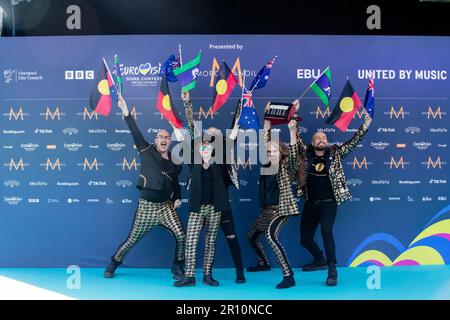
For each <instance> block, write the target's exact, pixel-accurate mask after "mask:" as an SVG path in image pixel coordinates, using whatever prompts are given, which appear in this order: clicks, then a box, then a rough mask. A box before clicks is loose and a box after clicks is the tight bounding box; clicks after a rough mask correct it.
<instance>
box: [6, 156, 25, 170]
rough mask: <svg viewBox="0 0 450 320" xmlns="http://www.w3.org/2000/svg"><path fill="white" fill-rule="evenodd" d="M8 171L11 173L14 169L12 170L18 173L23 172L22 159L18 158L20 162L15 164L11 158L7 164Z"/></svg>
mask: <svg viewBox="0 0 450 320" xmlns="http://www.w3.org/2000/svg"><path fill="white" fill-rule="evenodd" d="M8 166H9V171H12V169H13V168H14V170H16V171H18V170H19V169H20V170H21V171H24V170H25V168H24V166H25V164H24V163H23V160H22V158H20V160H19V161H18V162H17V163H16V162H15V161H14V159H13V158H11V161H10V162H9V165H8Z"/></svg>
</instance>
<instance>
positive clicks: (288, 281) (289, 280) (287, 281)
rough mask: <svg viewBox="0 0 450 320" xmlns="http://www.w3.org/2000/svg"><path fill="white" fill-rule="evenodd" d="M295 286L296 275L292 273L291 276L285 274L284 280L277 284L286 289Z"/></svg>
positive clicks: (278, 287)
mask: <svg viewBox="0 0 450 320" xmlns="http://www.w3.org/2000/svg"><path fill="white" fill-rule="evenodd" d="M293 286H295V279H294V275H293V274H291V275H290V276H284V277H283V281H281V282H280V283H279V284H277V287H276V288H277V289H286V288H290V287H293Z"/></svg>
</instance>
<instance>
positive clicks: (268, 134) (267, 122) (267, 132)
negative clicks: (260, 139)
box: [263, 101, 272, 143]
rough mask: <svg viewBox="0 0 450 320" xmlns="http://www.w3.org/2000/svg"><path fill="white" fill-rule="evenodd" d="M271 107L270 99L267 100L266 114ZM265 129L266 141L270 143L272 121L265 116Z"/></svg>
mask: <svg viewBox="0 0 450 320" xmlns="http://www.w3.org/2000/svg"><path fill="white" fill-rule="evenodd" d="M269 108H270V101H269V102H267V104H266V107H265V108H264V114H266V113H267V111H268V110H269ZM263 130H264V142H265V143H268V142H269V141H271V140H272V132H271V130H272V123H271V122H270V120H267V119H265V118H264V127H263Z"/></svg>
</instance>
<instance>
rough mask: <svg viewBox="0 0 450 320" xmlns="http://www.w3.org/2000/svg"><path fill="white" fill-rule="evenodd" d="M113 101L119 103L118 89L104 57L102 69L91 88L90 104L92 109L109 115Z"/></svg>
mask: <svg viewBox="0 0 450 320" xmlns="http://www.w3.org/2000/svg"><path fill="white" fill-rule="evenodd" d="M113 103H114V104H115V103H117V89H116V85H115V83H114V80H113V77H112V75H111V72H109V68H108V65H107V64H106V61H105V59H103V61H102V63H101V66H100V71H99V72H98V74H97V77H96V79H95V85H94V87H93V88H92V90H91V96H90V99H89V105H90V107H91V109H92V110H94V111H95V112H97V113H98V114H101V115H103V116H105V117H106V116H108V115H109V113H110V111H111V107H112V105H113Z"/></svg>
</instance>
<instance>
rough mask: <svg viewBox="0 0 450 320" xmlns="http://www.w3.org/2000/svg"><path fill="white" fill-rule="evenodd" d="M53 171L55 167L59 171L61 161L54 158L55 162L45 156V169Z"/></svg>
mask: <svg viewBox="0 0 450 320" xmlns="http://www.w3.org/2000/svg"><path fill="white" fill-rule="evenodd" d="M49 169H50V170H52V171H55V169H58V171H61V161H60V160H59V158H57V159H56V161H55V162H52V161H51V160H50V158H47V162H46V164H45V171H49Z"/></svg>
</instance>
